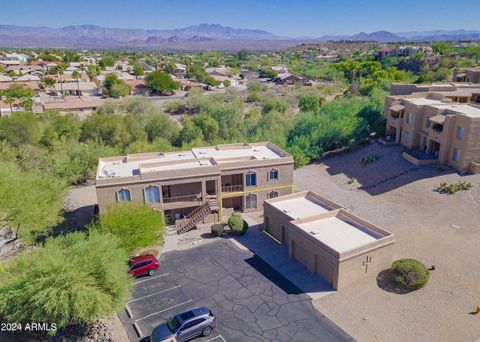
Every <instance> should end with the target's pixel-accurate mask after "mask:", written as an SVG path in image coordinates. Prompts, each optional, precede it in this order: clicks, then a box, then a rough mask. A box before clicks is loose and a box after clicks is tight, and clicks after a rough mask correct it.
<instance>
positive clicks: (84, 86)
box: [54, 82, 100, 96]
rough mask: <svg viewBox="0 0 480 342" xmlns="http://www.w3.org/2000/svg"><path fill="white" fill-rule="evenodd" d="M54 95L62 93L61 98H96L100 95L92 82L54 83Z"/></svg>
mask: <svg viewBox="0 0 480 342" xmlns="http://www.w3.org/2000/svg"><path fill="white" fill-rule="evenodd" d="M54 89H55V92H56V93H62V91H63V96H67V95H73V96H97V95H100V89H99V87H98V86H97V85H96V84H95V83H93V82H78V84H77V82H63V83H55V86H54Z"/></svg>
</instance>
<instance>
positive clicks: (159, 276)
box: [133, 273, 170, 285]
mask: <svg viewBox="0 0 480 342" xmlns="http://www.w3.org/2000/svg"><path fill="white" fill-rule="evenodd" d="M169 274H170V273H165V274H160V275H158V276H155V277H149V278H148V279H143V280H140V281H137V282H135V283H133V284H134V285H137V284H140V283H144V282H146V281H149V280H153V279H157V278H161V277H165V276H167V275H169Z"/></svg>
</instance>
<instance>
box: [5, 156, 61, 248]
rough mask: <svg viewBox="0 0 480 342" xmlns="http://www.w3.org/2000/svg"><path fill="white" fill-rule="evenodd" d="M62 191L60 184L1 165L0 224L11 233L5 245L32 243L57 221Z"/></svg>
mask: <svg viewBox="0 0 480 342" xmlns="http://www.w3.org/2000/svg"><path fill="white" fill-rule="evenodd" d="M64 192H65V185H64V183H63V182H62V181H59V180H57V179H55V178H52V177H49V176H48V175H45V174H41V173H39V172H36V171H32V172H26V171H21V170H20V169H19V168H18V167H17V166H15V165H14V164H11V163H1V164H0V213H1V215H2V216H1V221H0V224H1V226H2V227H3V228H6V229H7V230H9V231H11V232H12V233H13V237H12V239H10V240H9V241H8V242H7V244H8V243H11V242H13V241H16V240H17V239H19V238H20V239H22V240H24V241H26V242H30V243H32V242H34V241H35V240H36V239H37V238H38V237H39V235H40V234H42V233H45V232H46V231H48V230H49V229H50V228H51V227H53V226H54V225H55V224H57V223H58V222H60V221H61V219H62V217H61V215H60V213H61V210H62V208H63V195H64Z"/></svg>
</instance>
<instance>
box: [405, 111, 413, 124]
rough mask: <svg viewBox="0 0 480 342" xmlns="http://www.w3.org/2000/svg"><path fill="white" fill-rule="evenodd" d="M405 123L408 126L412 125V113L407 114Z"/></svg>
mask: <svg viewBox="0 0 480 342" xmlns="http://www.w3.org/2000/svg"><path fill="white" fill-rule="evenodd" d="M405 122H406V123H407V124H409V125H410V124H411V123H412V113H407V117H406V118H405Z"/></svg>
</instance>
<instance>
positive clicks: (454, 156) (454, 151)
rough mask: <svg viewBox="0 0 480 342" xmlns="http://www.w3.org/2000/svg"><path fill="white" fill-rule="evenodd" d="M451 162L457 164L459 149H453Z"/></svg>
mask: <svg viewBox="0 0 480 342" xmlns="http://www.w3.org/2000/svg"><path fill="white" fill-rule="evenodd" d="M452 159H453V161H456V162H458V161H459V160H460V149H458V148H454V149H453V158H452Z"/></svg>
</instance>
